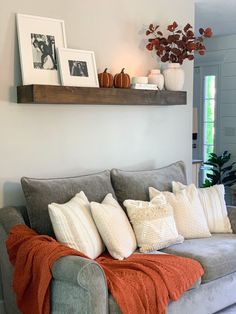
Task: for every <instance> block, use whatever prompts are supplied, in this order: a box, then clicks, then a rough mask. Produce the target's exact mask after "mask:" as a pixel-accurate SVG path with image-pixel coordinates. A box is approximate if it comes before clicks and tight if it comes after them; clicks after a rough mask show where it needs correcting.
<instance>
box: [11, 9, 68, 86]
mask: <svg viewBox="0 0 236 314" xmlns="http://www.w3.org/2000/svg"><path fill="white" fill-rule="evenodd" d="M16 22H17V34H18V43H19V53H20V63H21V73H22V83H23V85H30V84H43V85H60V75H59V70H58V61H57V55H56V50H57V48H66V47H67V44H66V33H65V24H64V21H63V20H57V19H51V18H46V17H39V16H33V15H25V14H19V13H17V14H16Z"/></svg>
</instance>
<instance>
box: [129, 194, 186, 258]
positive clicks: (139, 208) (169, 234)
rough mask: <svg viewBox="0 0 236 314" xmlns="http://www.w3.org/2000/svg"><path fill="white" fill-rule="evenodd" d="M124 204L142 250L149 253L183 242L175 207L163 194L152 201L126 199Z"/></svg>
mask: <svg viewBox="0 0 236 314" xmlns="http://www.w3.org/2000/svg"><path fill="white" fill-rule="evenodd" d="M124 206H125V207H126V208H127V212H128V216H129V218H130V221H131V223H132V225H133V228H134V232H135V235H136V238H137V242H138V246H139V248H140V252H142V253H148V252H150V251H154V250H160V249H163V248H165V247H168V246H170V245H172V244H176V243H182V242H183V240H184V238H183V237H182V236H181V235H179V234H178V231H177V229H176V225H175V220H174V216H173V209H172V207H171V205H170V204H168V203H167V202H166V199H165V197H164V196H163V195H157V196H156V197H154V198H153V199H152V200H151V202H144V201H134V200H126V201H124Z"/></svg>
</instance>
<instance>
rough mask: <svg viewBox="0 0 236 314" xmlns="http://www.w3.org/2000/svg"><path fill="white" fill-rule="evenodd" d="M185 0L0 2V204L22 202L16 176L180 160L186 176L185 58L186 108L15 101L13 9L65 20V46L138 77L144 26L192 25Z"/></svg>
mask: <svg viewBox="0 0 236 314" xmlns="http://www.w3.org/2000/svg"><path fill="white" fill-rule="evenodd" d="M193 11H194V7H193V1H192V0H191V1H189V0H175V1H171V0H159V1H156V0H149V1H148V2H147V1H145V0H139V1H135V0H130V1H125V0H120V1H114V0H100V1H92V0H87V1H81V0H70V1H67V0H59V1H58V0H57V1H56V0H51V1H48V0H41V1H34V2H32V1H30V0H21V1H17V0H8V1H7V2H5V3H4V6H1V11H0V29H1V32H0V60H1V61H0V62H1V67H0V69H1V70H0V129H1V132H0V150H1V151H0V206H5V205H13V204H23V203H24V199H23V195H22V192H21V189H20V184H19V179H20V177H21V176H32V177H52V176H53V177H55V176H70V175H77V174H80V173H86V172H93V171H97V170H102V169H106V168H112V167H119V168H123V169H147V168H155V167H161V166H164V165H167V164H169V163H172V162H174V161H176V160H180V159H181V160H184V161H185V163H186V165H187V170H188V175H189V177H190V174H191V158H192V157H191V135H192V134H191V133H192V132H191V124H192V117H191V114H192V73H193V72H192V63H191V62H187V63H186V64H185V65H184V69H185V74H186V84H185V90H187V92H188V105H187V106H171V107H149V106H140V107H135V106H132V107H131V106H102V105H100V106H88V105H80V106H79V105H32V104H27V105H24V104H17V103H16V86H17V85H18V84H20V83H21V78H20V66H19V56H18V47H17V38H16V26H15V13H16V12H19V13H24V14H32V15H38V16H46V17H52V18H59V19H63V20H65V25H66V33H67V42H68V47H70V48H78V49H85V50H93V51H95V55H96V61H97V66H98V70H99V71H101V70H103V69H104V68H105V67H109V69H110V71H111V72H112V73H116V72H118V71H120V69H121V68H122V67H125V68H126V71H127V72H128V73H129V74H130V75H131V76H133V75H146V74H147V72H148V70H149V69H152V68H155V67H156V64H157V62H156V59H155V58H153V57H152V56H151V55H150V53H148V52H147V51H146V50H145V49H144V40H143V39H144V38H145V35H144V32H143V30H144V25H148V24H149V23H150V22H158V23H160V24H161V25H164V26H166V25H167V23H169V22H172V21H173V20H177V21H179V23H180V24H182V25H183V24H185V23H187V22H190V23H193V13H194V12H193Z"/></svg>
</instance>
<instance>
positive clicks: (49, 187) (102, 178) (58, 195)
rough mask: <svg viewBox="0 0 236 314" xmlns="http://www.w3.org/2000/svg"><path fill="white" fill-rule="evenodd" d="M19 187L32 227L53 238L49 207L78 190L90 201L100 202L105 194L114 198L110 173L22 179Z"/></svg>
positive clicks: (61, 202) (64, 199)
mask: <svg viewBox="0 0 236 314" xmlns="http://www.w3.org/2000/svg"><path fill="white" fill-rule="evenodd" d="M21 185H22V189H23V192H24V195H25V198H26V206H27V212H28V216H29V221H30V226H31V228H32V229H34V230H35V231H37V232H38V233H40V234H47V235H50V236H54V232H53V228H52V224H51V221H50V218H49V214H48V204H51V203H59V204H63V203H66V202H68V201H69V200H70V199H71V198H72V197H74V196H75V194H77V193H79V192H80V191H84V193H85V194H86V196H87V197H88V200H89V201H90V202H91V201H95V202H102V200H103V199H104V197H105V196H106V195H107V194H108V193H112V195H113V196H115V193H114V190H113V188H112V185H111V180H110V172H109V171H103V172H100V173H95V174H91V175H84V176H78V177H71V178H57V179H33V178H26V177H23V178H22V179H21Z"/></svg>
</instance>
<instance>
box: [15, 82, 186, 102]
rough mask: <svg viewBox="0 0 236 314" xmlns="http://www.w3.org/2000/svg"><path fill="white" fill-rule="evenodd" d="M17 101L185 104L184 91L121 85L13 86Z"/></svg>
mask: <svg viewBox="0 0 236 314" xmlns="http://www.w3.org/2000/svg"><path fill="white" fill-rule="evenodd" d="M17 102H18V103H32V104H94V105H101V104H102V105H149V106H172V105H186V103H187V93H186V92H183V91H180V92H172V91H153V90H137V89H122V88H93V87H70V86H54V85H24V86H18V87H17Z"/></svg>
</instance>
